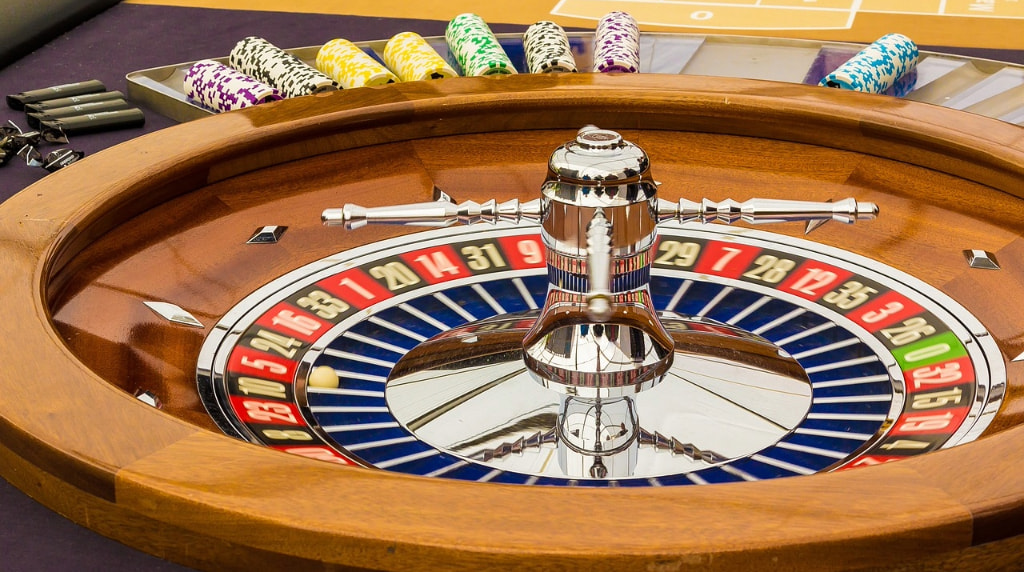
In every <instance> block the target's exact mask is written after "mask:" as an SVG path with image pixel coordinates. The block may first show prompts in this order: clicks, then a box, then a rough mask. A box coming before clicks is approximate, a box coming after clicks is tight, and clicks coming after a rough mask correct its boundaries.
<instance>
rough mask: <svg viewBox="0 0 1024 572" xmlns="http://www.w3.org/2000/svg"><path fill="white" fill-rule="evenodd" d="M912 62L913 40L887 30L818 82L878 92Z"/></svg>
mask: <svg viewBox="0 0 1024 572" xmlns="http://www.w3.org/2000/svg"><path fill="white" fill-rule="evenodd" d="M916 66H917V44H915V43H914V42H913V40H911V39H910V38H908V37H906V36H903V35H901V34H887V35H885V36H882V37H881V38H879V39H877V40H875V42H874V43H872V44H871V45H869V46H868V47H866V48H864V49H863V50H861V52H860V53H859V54H857V55H855V56H853V57H852V58H850V59H849V60H848V61H847V62H846V63H844V64H843V65H841V66H839V68H838V69H836V71H834V72H832V73H830V74H828V75H827V76H825V77H824V78H822V80H821V82H820V83H819V84H818V85H822V86H825V87H837V88H840V89H849V90H853V91H864V92H867V93H882V92H883V91H885V90H887V89H889V88H890V87H892V86H893V84H895V83H896V82H897V81H898V80H899V79H900V78H901V77H903V76H904V75H906V74H907V73H909V72H910V71H911V70H913V69H914V67H916Z"/></svg>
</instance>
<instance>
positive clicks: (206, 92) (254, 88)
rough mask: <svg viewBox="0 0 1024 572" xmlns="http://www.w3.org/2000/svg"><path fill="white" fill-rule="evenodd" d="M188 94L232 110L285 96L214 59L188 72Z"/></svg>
mask: <svg viewBox="0 0 1024 572" xmlns="http://www.w3.org/2000/svg"><path fill="white" fill-rule="evenodd" d="M184 84H185V89H184V91H185V95H187V96H188V97H190V98H192V99H194V100H195V101H198V102H199V103H201V104H203V106H205V107H208V108H210V109H213V110H215V111H231V110H233V109H241V108H243V107H252V106H254V105H259V104H261V103H266V102H268V101H277V100H280V99H283V96H282V95H281V92H280V91H279V90H278V89H276V88H274V87H271V86H269V85H267V84H265V83H262V82H260V81H258V80H256V79H253V78H251V77H249V76H247V75H245V74H244V73H242V72H240V71H238V70H236V69H233V68H230V67H228V66H226V65H224V64H220V63H217V62H215V61H213V60H201V61H198V62H196V63H195V64H193V65H192V67H190V68H189V69H188V71H187V72H185V80H184Z"/></svg>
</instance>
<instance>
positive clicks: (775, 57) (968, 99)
mask: <svg viewBox="0 0 1024 572" xmlns="http://www.w3.org/2000/svg"><path fill="white" fill-rule="evenodd" d="M497 37H498V40H499V42H500V43H501V45H502V47H503V48H504V49H505V51H506V53H508V55H509V57H510V58H511V60H512V62H513V63H514V64H515V66H516V69H517V70H519V71H520V72H521V73H522V72H523V70H525V69H526V59H525V55H524V53H523V44H522V38H521V36H520V35H519V34H498V35H497ZM426 40H427V42H428V43H430V45H431V46H433V48H434V49H435V50H437V52H438V53H439V54H441V56H442V57H445V58H446V59H448V61H449V62H452V64H453V66H454V67H455V68H456V69H459V68H458V65H457V64H456V63H455V62H454V56H453V55H452V54H451V53H450V52H449V50H448V45H447V44H446V43H445V40H444V38H443V37H430V38H426ZM592 40H593V33H589V32H576V33H570V34H569V41H570V44H571V46H572V49H573V53H574V54H575V57H576V63H577V67H578V68H579V69H581V70H588V69H591V65H592V54H593V50H592V47H593V46H592ZM386 43H387V41H386V40H375V41H371V42H360V43H356V45H357V46H359V47H360V48H362V49H363V50H364V51H365V52H366V53H368V54H370V55H371V56H373V57H374V58H376V59H377V60H381V61H383V57H382V54H383V51H384V45H385V44H386ZM861 48H863V46H860V45H856V44H845V43H837V42H822V41H817V40H789V39H779V38H762V37H747V36H719V35H698V34H660V33H643V34H641V37H640V57H641V62H640V71H641V73H663V74H688V75H708V76H718V77H737V78H748V79H764V80H772V81H781V82H789V83H804V84H810V85H816V84H817V83H818V81H819V80H820V79H821V78H822V77H824V76H825V75H827V74H828V73H830V72H831V71H833V70H834V69H835V68H836V67H838V66H839V65H841V64H842V63H843V62H845V61H846V60H847V59H849V58H850V57H852V56H854V55H856V54H857V52H859V51H860V50H861ZM319 50H320V46H308V47H303V48H294V49H289V50H287V51H288V52H290V53H291V54H293V55H295V56H296V57H298V58H299V59H301V60H303V61H304V62H306V63H308V64H310V65H313V63H314V61H315V60H316V54H317V52H318V51H319ZM210 59H213V60H215V61H218V62H221V63H225V64H226V63H227V59H228V58H227V56H225V57H220V58H210ZM194 63H195V62H185V63H180V64H174V65H168V66H162V67H158V68H150V69H145V70H139V71H135V72H131V73H129V74H128V75H127V80H128V96H129V97H130V98H131V99H133V100H135V101H140V102H143V103H145V104H146V105H148V106H149V107H151V108H153V109H155V110H156V111H158V112H160V113H161V114H163V115H166V116H168V117H170V118H172V119H174V120H176V121H191V120H193V119H198V118H201V117H205V116H207V115H210V114H213V113H215V112H214V111H211V110H209V109H206V108H204V107H202V106H200V105H199V104H198V103H196V102H195V101H192V100H191V99H189V98H188V97H186V96H185V93H184V88H183V80H184V77H185V72H186V71H187V70H188V69H189V68H190V67H191V66H192V64H194ZM913 73H914V74H915V75H914V76H912V77H910V78H908V79H909V81H910V82H911V83H910V84H909V85H908V86H906V87H907V90H906V91H909V93H907V94H906V95H904V98H905V99H910V100H913V101H921V102H925V103H932V104H935V105H941V106H943V107H950V108H953V109H960V110H964V111H968V112H971V113H977V114H980V115H984V116H987V117H993V118H996V119H999V120H1002V121H1006V122H1009V123H1015V124H1017V125H1024V66H1021V65H1016V64H1008V63H1003V62H996V61H992V60H984V59H978V58H969V57H964V56H956V55H949V54H940V53H934V52H921V55H920V58H919V60H918V65H917V69H916V71H915V72H913Z"/></svg>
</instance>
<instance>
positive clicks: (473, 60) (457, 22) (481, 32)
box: [444, 13, 516, 76]
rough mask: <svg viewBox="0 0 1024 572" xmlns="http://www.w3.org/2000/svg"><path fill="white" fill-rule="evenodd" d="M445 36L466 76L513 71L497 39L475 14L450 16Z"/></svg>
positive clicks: (513, 67)
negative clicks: (450, 19) (451, 17)
mask: <svg viewBox="0 0 1024 572" xmlns="http://www.w3.org/2000/svg"><path fill="white" fill-rule="evenodd" d="M444 39H445V40H446V41H447V42H448V47H449V48H450V49H451V51H452V53H453V54H455V58H456V60H458V62H459V65H460V66H462V73H463V74H465V75H467V76H482V75H498V74H514V73H516V68H515V66H513V65H512V60H510V59H509V58H508V54H506V53H505V50H503V49H502V48H501V44H499V43H498V38H496V37H494V33H493V32H491V29H490V28H489V27H487V23H486V22H484V21H483V19H482V18H481V17H480V16H477V15H476V14H468V13H467V14H459V15H458V16H456V17H455V18H453V19H452V21H451V22H448V28H447V29H446V30H445V32H444Z"/></svg>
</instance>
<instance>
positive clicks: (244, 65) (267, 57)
mask: <svg viewBox="0 0 1024 572" xmlns="http://www.w3.org/2000/svg"><path fill="white" fill-rule="evenodd" d="M229 61H230V63H231V67H233V68H235V69H237V70H238V71H240V72H242V73H244V74H246V75H250V76H252V77H254V78H256V79H258V80H260V81H262V82H264V83H267V84H270V85H272V86H274V87H276V88H277V89H279V90H281V94H282V95H284V96H285V97H298V96H300V95H309V94H311V93H320V92H323V91H330V90H333V89H337V86H336V85H335V84H334V80H332V79H331V78H329V77H327V76H326V75H324V74H322V73H320V72H319V71H317V70H315V69H313V68H312V67H310V66H308V65H306V63H305V62H303V61H302V60H300V59H299V58H297V57H295V56H293V55H291V54H289V53H288V52H286V51H284V50H282V49H281V48H279V47H277V46H275V45H274V44H271V43H270V42H268V41H266V40H264V39H263V38H258V37H256V36H249V37H248V38H245V39H244V40H242V41H240V42H238V43H237V44H235V47H234V48H233V49H232V50H231V54H230V56H229Z"/></svg>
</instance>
